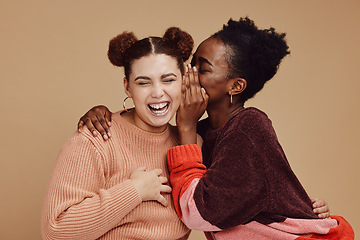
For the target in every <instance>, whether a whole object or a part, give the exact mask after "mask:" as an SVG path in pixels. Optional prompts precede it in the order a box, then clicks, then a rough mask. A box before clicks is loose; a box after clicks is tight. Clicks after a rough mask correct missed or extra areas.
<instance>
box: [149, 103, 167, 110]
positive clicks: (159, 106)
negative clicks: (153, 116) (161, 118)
mask: <svg viewBox="0 0 360 240" xmlns="http://www.w3.org/2000/svg"><path fill="white" fill-rule="evenodd" d="M166 105H167V103H154V104H149V106H150V107H151V108H153V109H156V110H158V109H161V108H164V107H166Z"/></svg>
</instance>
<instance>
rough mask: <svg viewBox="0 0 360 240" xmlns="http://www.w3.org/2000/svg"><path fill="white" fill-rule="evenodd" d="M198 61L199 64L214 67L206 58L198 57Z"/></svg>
mask: <svg viewBox="0 0 360 240" xmlns="http://www.w3.org/2000/svg"><path fill="white" fill-rule="evenodd" d="M199 61H200V62H206V63H207V64H209V65H210V66H212V67H213V66H214V65H212V63H211V62H210V61H209V60H207V59H206V58H203V57H199Z"/></svg>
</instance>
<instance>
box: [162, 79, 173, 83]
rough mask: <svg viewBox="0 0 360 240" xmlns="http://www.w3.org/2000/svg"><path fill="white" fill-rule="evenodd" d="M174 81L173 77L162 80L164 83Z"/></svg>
mask: <svg viewBox="0 0 360 240" xmlns="http://www.w3.org/2000/svg"><path fill="white" fill-rule="evenodd" d="M174 81H175V79H172V78H170V79H165V80H163V82H164V83H171V82H174Z"/></svg>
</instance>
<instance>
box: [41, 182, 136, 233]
mask: <svg viewBox="0 0 360 240" xmlns="http://www.w3.org/2000/svg"><path fill="white" fill-rule="evenodd" d="M54 190H55V189H54ZM56 192H58V191H56V190H55V191H53V193H50V194H49V196H50V197H49V199H47V201H46V202H47V205H46V207H45V209H44V213H43V237H44V239H96V238H99V237H100V236H102V235H103V234H105V233H106V232H108V231H109V230H111V229H112V228H114V227H115V226H116V225H117V224H118V223H119V222H120V221H121V219H122V218H123V217H124V216H126V215H127V214H128V213H129V212H130V211H131V210H133V209H134V208H135V207H136V206H138V205H139V204H140V203H141V198H140V196H139V194H138V193H137V191H136V190H135V188H134V187H133V185H132V184H131V182H130V181H125V182H124V183H121V184H118V185H116V186H114V187H112V188H109V189H106V190H105V189H100V191H99V192H98V194H93V193H90V194H88V196H84V197H83V200H82V201H79V202H78V201H77V200H78V199H77V197H75V196H74V197H73V198H72V199H67V200H66V201H62V200H63V199H66V195H67V194H64V195H63V196H61V195H56ZM69 202H72V204H71V205H70V206H68V205H69Z"/></svg>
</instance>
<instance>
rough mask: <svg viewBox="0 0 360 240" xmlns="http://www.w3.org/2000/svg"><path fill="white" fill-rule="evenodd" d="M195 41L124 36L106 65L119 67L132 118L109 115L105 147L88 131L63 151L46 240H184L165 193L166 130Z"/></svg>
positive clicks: (46, 218)
mask: <svg viewBox="0 0 360 240" xmlns="http://www.w3.org/2000/svg"><path fill="white" fill-rule="evenodd" d="M192 48H193V39H192V37H191V36H190V35H189V34H188V33H186V32H183V31H181V30H180V29H178V28H174V27H173V28H169V29H168V30H167V31H166V33H165V35H164V37H162V38H160V37H148V38H144V39H142V40H137V39H136V37H135V36H134V34H133V33H127V32H124V33H122V34H120V35H119V36H117V37H115V38H114V39H112V40H111V41H110V44H109V51H108V57H109V59H110V61H111V63H112V64H114V65H115V66H119V67H124V70H125V78H124V87H125V92H126V94H127V96H128V97H129V98H132V99H133V102H134V105H135V107H134V108H133V109H131V110H126V111H122V112H117V113H114V114H112V123H113V124H112V133H113V134H112V137H111V139H109V140H108V141H104V140H103V139H101V138H96V137H94V136H93V135H92V134H91V133H90V132H89V131H82V132H81V133H79V132H78V133H75V134H74V135H73V136H72V137H71V138H70V139H69V140H68V141H67V142H66V143H65V145H64V146H63V147H62V149H61V151H60V153H59V155H58V158H57V162H56V165H55V167H54V170H53V173H52V177H51V179H50V183H49V186H48V191H47V195H46V199H45V202H44V206H43V213H42V236H43V239H57V240H59V239H71V240H75V239H81V240H84V239H187V238H188V235H189V229H188V228H187V227H186V226H185V225H184V224H183V223H182V222H181V220H180V219H179V217H178V215H177V214H176V211H175V208H174V205H173V202H172V199H171V194H170V192H171V188H170V187H169V186H168V185H167V179H168V177H169V173H168V171H167V167H166V165H167V164H166V154H167V150H168V149H169V148H171V147H173V146H176V145H177V144H178V140H177V135H176V130H175V129H174V127H173V126H171V125H170V124H169V121H170V119H172V118H173V116H174V114H175V112H176V111H177V109H178V107H179V104H180V101H181V84H182V76H183V74H184V61H186V60H187V59H188V58H189V56H190V54H191V51H192Z"/></svg>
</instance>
